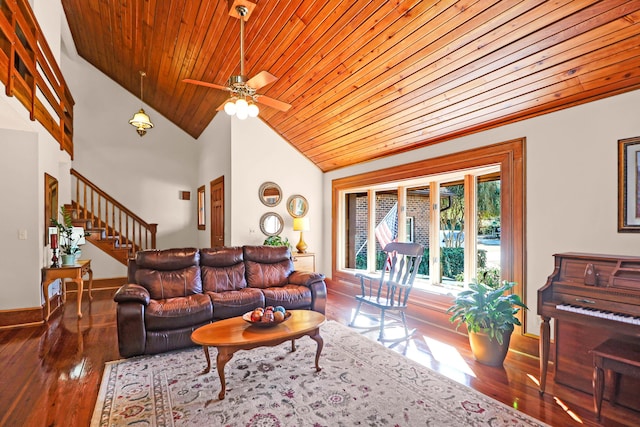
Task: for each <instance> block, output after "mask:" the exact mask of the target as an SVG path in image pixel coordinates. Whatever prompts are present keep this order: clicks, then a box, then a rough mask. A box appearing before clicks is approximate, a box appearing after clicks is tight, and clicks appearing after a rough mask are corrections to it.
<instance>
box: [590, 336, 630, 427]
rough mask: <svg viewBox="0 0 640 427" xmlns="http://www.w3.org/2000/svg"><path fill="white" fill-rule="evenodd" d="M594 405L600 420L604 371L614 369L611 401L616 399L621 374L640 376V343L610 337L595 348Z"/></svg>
mask: <svg viewBox="0 0 640 427" xmlns="http://www.w3.org/2000/svg"><path fill="white" fill-rule="evenodd" d="M591 353H592V354H593V405H594V408H595V411H596V417H597V419H598V420H600V413H601V410H602V394H603V392H604V371H606V370H609V369H610V370H611V371H613V384H612V390H611V399H610V401H611V403H612V404H614V403H615V400H616V393H617V391H618V390H617V389H618V380H619V377H620V374H625V375H631V376H633V377H636V378H640V343H631V342H626V341H620V340H616V339H609V340H607V341H605V342H603V343H602V344H600V345H599V346H597V347H596V348H594V349H593V350H591Z"/></svg>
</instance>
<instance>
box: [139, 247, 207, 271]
mask: <svg viewBox="0 0 640 427" xmlns="http://www.w3.org/2000/svg"><path fill="white" fill-rule="evenodd" d="M199 259H200V254H199V251H198V250H197V249H196V248H181V249H164V250H158V249H149V250H145V251H138V252H136V258H135V260H136V266H137V267H138V268H148V269H151V270H163V271H170V270H179V269H182V268H186V267H190V266H192V265H198V260H199Z"/></svg>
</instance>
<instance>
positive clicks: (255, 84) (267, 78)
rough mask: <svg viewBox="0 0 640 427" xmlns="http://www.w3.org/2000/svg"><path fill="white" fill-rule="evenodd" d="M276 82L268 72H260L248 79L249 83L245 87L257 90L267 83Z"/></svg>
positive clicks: (275, 78) (274, 77)
mask: <svg viewBox="0 0 640 427" xmlns="http://www.w3.org/2000/svg"><path fill="white" fill-rule="evenodd" d="M276 80H278V78H277V77H276V76H274V75H273V74H271V73H270V72H268V71H260V72H259V73H258V74H256V75H255V76H253V77H251V78H250V79H249V81H248V82H247V86H249V87H250V88H252V89H256V90H258V89H260V88H261V87H263V86H266V85H268V84H269V83H273V82H275V81H276Z"/></svg>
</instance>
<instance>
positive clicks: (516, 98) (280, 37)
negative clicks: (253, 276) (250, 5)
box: [62, 0, 640, 171]
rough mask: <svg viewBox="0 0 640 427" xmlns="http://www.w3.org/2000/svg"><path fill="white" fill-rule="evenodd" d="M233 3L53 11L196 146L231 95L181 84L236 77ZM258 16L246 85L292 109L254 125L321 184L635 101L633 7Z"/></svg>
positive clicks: (266, 0) (114, 1)
mask: <svg viewBox="0 0 640 427" xmlns="http://www.w3.org/2000/svg"><path fill="white" fill-rule="evenodd" d="M231 3H233V0H228V1H224V0H223V1H213V0H211V1H207V0H62V5H63V7H64V10H65V13H66V16H67V20H68V22H69V26H70V28H71V33H72V35H73V39H74V41H75V45H76V49H77V51H78V52H79V54H80V55H81V56H82V57H83V58H85V59H86V60H87V61H88V62H90V63H91V64H93V65H94V66H95V67H96V68H98V69H99V70H101V71H102V72H103V73H105V74H106V75H107V76H109V77H110V78H112V79H113V80H115V81H116V82H117V83H119V84H120V85H122V86H123V87H124V88H126V89H127V90H129V91H130V92H131V93H132V94H134V95H135V96H139V95H140V75H139V70H144V71H145V72H146V73H147V77H146V79H145V83H144V85H145V90H144V102H145V103H146V104H149V105H151V106H152V107H153V108H154V109H156V110H157V111H159V112H160V113H162V115H164V116H165V117H166V118H168V119H169V120H171V121H172V122H173V123H175V124H176V125H177V126H179V127H180V128H182V129H184V130H185V131H186V132H187V133H189V134H190V135H191V136H193V137H194V138H197V137H198V136H199V135H200V134H201V133H202V132H203V130H204V129H205V128H206V127H207V125H208V124H209V123H210V121H211V120H212V119H213V117H214V116H215V115H216V114H217V111H216V109H217V108H218V107H219V106H220V105H221V104H222V103H223V102H224V101H225V100H226V99H227V97H228V93H227V92H224V91H222V90H217V89H210V88H205V87H200V86H195V85H190V84H186V83H184V82H183V81H182V80H183V79H185V78H191V79H195V80H204V81H207V82H212V83H218V84H225V83H226V81H227V79H228V78H229V76H231V75H235V74H239V64H240V22H239V20H238V19H235V18H232V17H231V16H230V15H229V10H230V6H231ZM255 3H256V6H255V9H254V10H253V11H252V13H251V16H250V18H249V20H248V21H247V23H246V46H245V52H246V74H247V75H248V77H251V76H254V75H255V74H257V73H258V72H260V71H262V70H267V71H269V72H270V73H271V74H273V75H275V76H278V77H279V80H277V81H276V82H275V83H272V84H270V85H268V86H266V87H264V88H263V89H262V90H260V91H259V92H260V93H262V94H264V95H267V96H269V97H272V98H276V99H279V100H281V101H284V102H287V103H289V104H291V105H292V108H291V109H290V110H289V111H287V112H280V111H277V110H274V109H272V108H270V107H267V106H261V111H260V117H261V118H262V119H263V120H264V121H265V122H266V123H267V124H268V125H269V126H270V127H271V128H273V129H274V130H275V131H276V132H277V133H279V134H280V135H281V136H282V137H283V138H285V139H286V140H287V141H289V142H290V143H291V144H292V145H293V146H294V147H296V148H297V149H298V150H299V151H300V152H302V153H303V154H304V155H305V156H307V157H308V158H309V159H310V160H311V161H313V162H314V163H315V164H316V165H317V166H318V167H319V168H320V169H321V170H323V171H331V170H334V169H338V168H341V167H345V166H349V165H353V164H356V163H359V162H364V161H368V160H372V159H376V158H380V157H383V156H388V155H391V154H395V153H399V152H403V151H407V150H411V149H415V148H418V147H422V146H425V145H428V144H433V143H437V142H442V141H445V140H447V139H451V138H453V137H456V136H461V135H464V134H468V133H472V132H476V131H479V130H482V129H486V128H489V127H495V126H498V125H502V124H505V123H510V122H513V121H517V120H521V119H525V118H529V117H533V116H536V115H540V114H544V113H548V112H551V111H556V110H558V109H561V108H566V107H569V106H573V105H577V104H580V103H584V102H589V101H593V100H595V99H599V98H603V97H606V96H611V95H614V94H618V93H622V92H626V91H630V90H634V89H638V88H640V1H638V0H629V1H621V0H606V1H587V0H584V1H580V0H573V1H571V0H557V1H540V0H522V1H516V0H508V1H491V0H466V1H465V0H460V1H420V0H406V1H401V0H395V1H370V0H344V1H341V0H331V1H326V0H300V1H286V0H256V1H255ZM221 114H224V112H222V113H221ZM248 120H256V119H248ZM154 131H157V130H156V129H154V130H152V131H150V132H149V134H148V135H147V136H146V138H153V136H152V135H153V132H154Z"/></svg>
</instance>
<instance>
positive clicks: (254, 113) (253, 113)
mask: <svg viewBox="0 0 640 427" xmlns="http://www.w3.org/2000/svg"><path fill="white" fill-rule="evenodd" d="M247 113H248V114H249V117H258V114H260V109H259V108H258V106H257V105H256V104H254V103H253V102H251V103H250V104H249V107H248V108H247Z"/></svg>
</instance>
